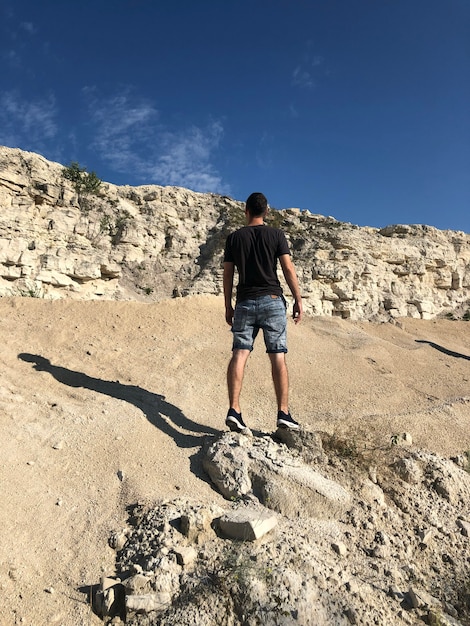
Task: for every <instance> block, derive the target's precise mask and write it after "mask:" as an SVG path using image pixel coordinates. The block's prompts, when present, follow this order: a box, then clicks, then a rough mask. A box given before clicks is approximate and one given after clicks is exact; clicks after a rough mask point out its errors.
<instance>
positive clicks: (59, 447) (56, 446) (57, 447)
mask: <svg viewBox="0 0 470 626" xmlns="http://www.w3.org/2000/svg"><path fill="white" fill-rule="evenodd" d="M63 447H64V442H63V441H58V442H57V443H55V444H54V445H53V446H52V449H53V450H62V448H63Z"/></svg>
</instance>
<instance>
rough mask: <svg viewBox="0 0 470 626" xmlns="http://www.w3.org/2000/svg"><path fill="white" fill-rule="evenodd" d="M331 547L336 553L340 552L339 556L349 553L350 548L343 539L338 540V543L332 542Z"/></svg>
mask: <svg viewBox="0 0 470 626" xmlns="http://www.w3.org/2000/svg"><path fill="white" fill-rule="evenodd" d="M331 547H332V548H333V550H334V551H335V552H336V554H339V556H345V555H346V554H347V553H348V549H347V547H346V545H345V544H344V543H343V542H342V541H338V542H337V543H332V544H331Z"/></svg>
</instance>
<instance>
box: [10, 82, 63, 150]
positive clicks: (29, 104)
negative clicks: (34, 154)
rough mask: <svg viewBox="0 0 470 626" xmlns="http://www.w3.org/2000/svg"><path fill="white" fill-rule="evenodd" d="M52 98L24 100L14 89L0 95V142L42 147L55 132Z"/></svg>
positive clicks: (54, 110)
mask: <svg viewBox="0 0 470 626" xmlns="http://www.w3.org/2000/svg"><path fill="white" fill-rule="evenodd" d="M56 115H57V113H56V106H55V98H54V96H52V95H49V96H47V97H45V98H42V99H36V100H30V99H28V100H25V99H23V98H22V97H21V96H20V95H19V93H18V92H16V91H7V92H6V93H4V94H2V95H1V96H0V143H2V144H6V145H10V146H13V147H19V148H23V149H25V150H41V149H43V148H44V146H45V145H46V144H47V142H48V141H49V140H51V139H53V138H54V137H55V136H56V134H57V123H56Z"/></svg>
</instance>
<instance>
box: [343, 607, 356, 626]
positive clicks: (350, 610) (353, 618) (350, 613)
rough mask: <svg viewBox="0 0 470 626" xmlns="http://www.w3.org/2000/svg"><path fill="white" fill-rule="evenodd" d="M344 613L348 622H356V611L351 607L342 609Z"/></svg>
mask: <svg viewBox="0 0 470 626" xmlns="http://www.w3.org/2000/svg"><path fill="white" fill-rule="evenodd" d="M344 614H345V616H346V617H347V618H348V620H349V623H350V624H357V613H356V611H355V610H354V609H353V608H351V607H348V608H347V609H346V610H345V611H344Z"/></svg>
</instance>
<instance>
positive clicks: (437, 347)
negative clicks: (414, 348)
mask: <svg viewBox="0 0 470 626" xmlns="http://www.w3.org/2000/svg"><path fill="white" fill-rule="evenodd" d="M415 342H416V343H427V344H428V345H430V346H431V348H434V349H435V350H438V351H439V352H442V353H444V354H447V356H453V357H455V358H456V359H465V360H467V361H470V356H467V355H466V354H460V352H453V351H452V350H448V349H447V348H444V347H443V346H440V345H439V344H438V343H434V342H433V341H426V340H424V339H415Z"/></svg>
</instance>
